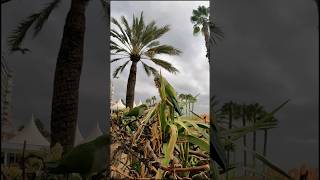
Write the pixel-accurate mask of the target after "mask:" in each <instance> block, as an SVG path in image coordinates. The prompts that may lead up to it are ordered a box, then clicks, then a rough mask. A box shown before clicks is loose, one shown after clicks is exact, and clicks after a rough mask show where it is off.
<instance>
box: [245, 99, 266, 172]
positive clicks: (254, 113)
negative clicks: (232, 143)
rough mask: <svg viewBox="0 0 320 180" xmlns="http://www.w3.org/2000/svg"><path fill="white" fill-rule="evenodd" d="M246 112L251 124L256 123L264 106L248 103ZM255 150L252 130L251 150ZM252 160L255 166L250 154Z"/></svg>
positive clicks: (255, 140) (253, 164)
mask: <svg viewBox="0 0 320 180" xmlns="http://www.w3.org/2000/svg"><path fill="white" fill-rule="evenodd" d="M246 112H247V113H248V120H249V121H251V122H252V123H253V124H256V123H257V120H258V119H259V116H261V115H262V114H263V112H264V108H263V106H261V105H260V104H258V103H255V104H250V105H248V108H247V110H246ZM256 150H257V132H256V131H253V135H252V151H253V152H256ZM252 161H253V163H252V166H253V168H255V166H256V158H255V156H254V155H253V156H252ZM253 175H255V173H253Z"/></svg>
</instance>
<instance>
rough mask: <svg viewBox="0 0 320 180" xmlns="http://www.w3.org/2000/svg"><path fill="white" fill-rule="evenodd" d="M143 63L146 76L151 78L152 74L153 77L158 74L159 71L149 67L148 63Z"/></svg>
mask: <svg viewBox="0 0 320 180" xmlns="http://www.w3.org/2000/svg"><path fill="white" fill-rule="evenodd" d="M141 63H142V65H143V68H144V71H145V72H146V74H147V75H148V76H150V75H151V73H152V74H153V75H156V74H158V71H157V70H156V69H155V68H153V67H151V66H149V65H147V64H146V63H144V62H142V61H141Z"/></svg>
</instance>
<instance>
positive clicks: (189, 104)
mask: <svg viewBox="0 0 320 180" xmlns="http://www.w3.org/2000/svg"><path fill="white" fill-rule="evenodd" d="M192 98H193V96H192V95H191V94H187V95H186V104H187V105H188V113H189V116H190V106H191V101H192Z"/></svg>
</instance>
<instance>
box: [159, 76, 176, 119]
mask: <svg viewBox="0 0 320 180" xmlns="http://www.w3.org/2000/svg"><path fill="white" fill-rule="evenodd" d="M154 82H155V84H156V87H157V88H158V89H159V94H160V96H161V99H166V100H167V102H168V103H169V104H170V105H171V106H172V107H173V108H174V110H175V111H176V112H177V113H178V114H179V115H180V116H181V115H182V112H181V109H180V106H179V104H178V100H177V93H176V91H175V90H174V89H173V87H172V86H171V85H170V84H169V82H168V81H167V80H166V79H165V78H164V77H163V76H161V74H156V75H155V77H154ZM161 85H163V86H161Z"/></svg>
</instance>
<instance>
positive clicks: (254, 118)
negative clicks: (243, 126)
mask: <svg viewBox="0 0 320 180" xmlns="http://www.w3.org/2000/svg"><path fill="white" fill-rule="evenodd" d="M255 116H256V114H255V113H254V114H253V123H254V124H255V123H256V117H255ZM252 140H253V144H252V150H253V152H256V149H257V132H256V131H253V139H252ZM252 161H253V163H252V166H253V169H254V168H255V167H256V157H255V156H254V155H253V156H252ZM253 175H255V173H253Z"/></svg>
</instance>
